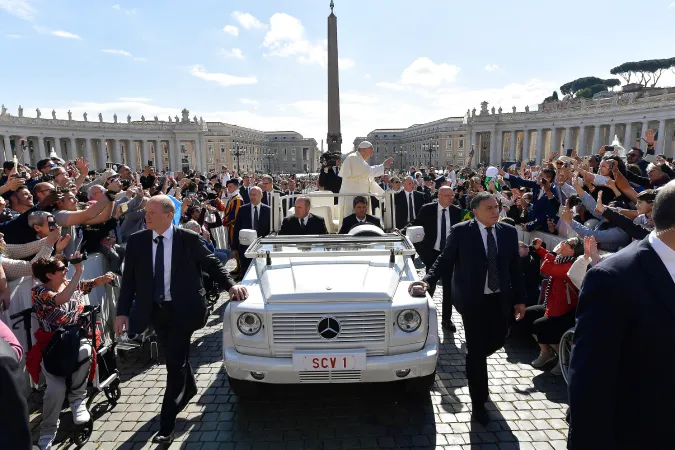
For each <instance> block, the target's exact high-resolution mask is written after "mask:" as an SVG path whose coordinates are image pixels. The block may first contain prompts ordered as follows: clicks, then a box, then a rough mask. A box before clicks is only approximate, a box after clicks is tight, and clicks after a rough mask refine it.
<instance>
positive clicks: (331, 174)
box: [319, 158, 342, 205]
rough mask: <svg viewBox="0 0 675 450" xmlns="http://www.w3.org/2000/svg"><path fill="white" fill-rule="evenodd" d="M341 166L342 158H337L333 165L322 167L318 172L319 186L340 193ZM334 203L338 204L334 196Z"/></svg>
mask: <svg viewBox="0 0 675 450" xmlns="http://www.w3.org/2000/svg"><path fill="white" fill-rule="evenodd" d="M341 166H342V158H338V160H337V162H336V165H335V166H333V167H323V169H322V170H321V173H319V186H321V187H322V188H324V190H326V191H331V192H333V193H334V194H339V193H340V188H341V187H342V177H341V176H340V167H341ZM335 204H336V205H337V204H338V198H337V197H335Z"/></svg>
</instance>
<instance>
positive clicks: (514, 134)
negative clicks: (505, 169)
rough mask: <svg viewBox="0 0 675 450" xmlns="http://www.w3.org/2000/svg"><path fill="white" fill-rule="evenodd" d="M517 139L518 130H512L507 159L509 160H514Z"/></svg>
mask: <svg viewBox="0 0 675 450" xmlns="http://www.w3.org/2000/svg"><path fill="white" fill-rule="evenodd" d="M517 140H518V132H517V131H515V130H514V131H512V132H511V146H510V148H509V159H510V160H511V161H515V160H516V141H517Z"/></svg>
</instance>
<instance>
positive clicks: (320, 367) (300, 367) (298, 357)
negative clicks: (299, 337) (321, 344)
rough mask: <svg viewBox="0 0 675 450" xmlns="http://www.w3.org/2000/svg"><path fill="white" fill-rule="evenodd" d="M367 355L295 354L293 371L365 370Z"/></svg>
mask: <svg viewBox="0 0 675 450" xmlns="http://www.w3.org/2000/svg"><path fill="white" fill-rule="evenodd" d="M365 368H366V354H365V352H362V353H343V354H315V353H313V354H307V353H300V354H298V353H294V354H293V369H294V370H295V371H296V372H299V371H305V372H339V371H341V370H364V369H365Z"/></svg>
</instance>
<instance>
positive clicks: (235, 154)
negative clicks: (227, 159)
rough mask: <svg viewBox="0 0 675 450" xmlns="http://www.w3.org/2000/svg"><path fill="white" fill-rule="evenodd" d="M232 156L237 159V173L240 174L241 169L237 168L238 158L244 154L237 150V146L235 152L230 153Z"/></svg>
mask: <svg viewBox="0 0 675 450" xmlns="http://www.w3.org/2000/svg"><path fill="white" fill-rule="evenodd" d="M231 153H232V156H235V157H236V158H237V172H241V167H240V166H239V157H240V156H241V155H243V154H244V152H243V151H241V150H239V146H238V145H237V150H235V151H233V152H232V151H231Z"/></svg>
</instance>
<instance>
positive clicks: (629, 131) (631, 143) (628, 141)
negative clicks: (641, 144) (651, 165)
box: [623, 122, 635, 153]
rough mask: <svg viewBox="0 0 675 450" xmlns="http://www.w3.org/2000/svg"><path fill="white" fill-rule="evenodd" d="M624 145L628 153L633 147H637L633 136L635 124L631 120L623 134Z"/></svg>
mask: <svg viewBox="0 0 675 450" xmlns="http://www.w3.org/2000/svg"><path fill="white" fill-rule="evenodd" d="M623 146H624V148H625V149H626V153H628V152H629V151H630V149H631V147H635V136H633V124H632V123H631V122H628V123H626V131H625V133H624V135H623Z"/></svg>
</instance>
